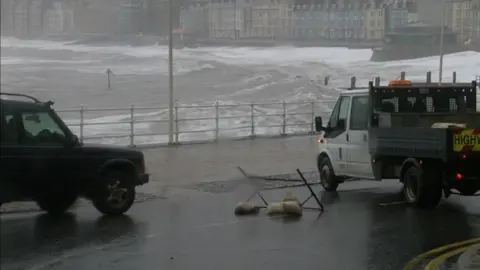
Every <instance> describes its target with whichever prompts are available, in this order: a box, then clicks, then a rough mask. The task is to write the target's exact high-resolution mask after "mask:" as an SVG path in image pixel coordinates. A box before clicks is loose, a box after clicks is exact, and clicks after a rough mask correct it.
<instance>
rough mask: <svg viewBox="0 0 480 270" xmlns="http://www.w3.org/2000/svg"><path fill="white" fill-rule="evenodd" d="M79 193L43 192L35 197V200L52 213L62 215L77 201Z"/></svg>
mask: <svg viewBox="0 0 480 270" xmlns="http://www.w3.org/2000/svg"><path fill="white" fill-rule="evenodd" d="M77 198H78V194H77V193H75V192H62V193H60V192H55V193H54V194H52V193H48V194H43V195H41V196H38V197H36V198H35V202H36V203H37V205H38V206H39V207H40V209H42V210H43V211H45V212H47V213H48V214H50V215H55V216H58V215H62V214H63V213H65V212H67V211H68V209H70V207H72V205H73V204H74V203H75V201H76V200H77Z"/></svg>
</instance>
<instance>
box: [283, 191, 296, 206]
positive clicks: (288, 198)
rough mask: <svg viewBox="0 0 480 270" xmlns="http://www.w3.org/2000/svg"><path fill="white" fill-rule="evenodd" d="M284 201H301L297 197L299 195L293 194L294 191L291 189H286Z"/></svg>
mask: <svg viewBox="0 0 480 270" xmlns="http://www.w3.org/2000/svg"><path fill="white" fill-rule="evenodd" d="M283 201H284V202H296V203H298V204H300V201H299V200H298V199H297V197H295V196H293V192H292V191H291V190H286V191H285V197H284V198H283Z"/></svg>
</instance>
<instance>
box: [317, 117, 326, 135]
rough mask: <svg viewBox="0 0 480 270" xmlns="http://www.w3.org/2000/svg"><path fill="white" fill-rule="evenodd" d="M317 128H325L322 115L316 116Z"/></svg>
mask: <svg viewBox="0 0 480 270" xmlns="http://www.w3.org/2000/svg"><path fill="white" fill-rule="evenodd" d="M315 130H316V131H317V132H320V131H323V130H325V128H324V127H323V120H322V117H321V116H315Z"/></svg>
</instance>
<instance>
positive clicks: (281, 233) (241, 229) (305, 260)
mask: <svg viewBox="0 0 480 270" xmlns="http://www.w3.org/2000/svg"><path fill="white" fill-rule="evenodd" d="M247 189H248V188H247V186H241V187H239V188H238V189H236V190H235V191H234V192H229V193H221V194H218V193H217V194H214V193H208V192H205V193H204V194H203V195H201V196H195V197H192V198H189V199H188V198H185V197H172V198H169V199H157V200H149V201H146V202H143V203H138V204H136V205H135V206H134V207H133V208H132V209H131V211H130V212H129V213H128V216H123V217H116V218H106V217H101V216H99V214H97V213H96V212H95V210H94V209H93V208H92V207H89V206H82V207H79V208H78V209H76V210H75V211H74V212H75V213H74V214H72V215H67V216H65V217H63V218H61V219H51V218H49V217H47V216H44V215H38V214H10V215H2V222H1V260H0V263H1V265H0V266H1V269H2V270H10V269H28V270H33V269H72V270H74V269H79V270H84V269H91V270H93V269H116V270H124V269H125V270H127V269H128V270H129V269H146V270H148V269H152V270H153V269H182V270H185V269H239V270H240V269H242V270H244V269H275V270H282V269H292V268H296V269H327V270H329V269H331V270H340V269H347V270H351V269H379V270H388V269H393V270H398V269H401V268H402V267H403V266H404V265H405V263H406V262H407V261H409V260H410V259H411V258H412V257H414V256H415V255H416V254H418V253H421V252H423V251H426V250H429V249H432V248H435V247H437V246H441V245H445V244H447V243H451V242H455V241H460V240H465V239H468V238H472V237H478V236H479V235H480V218H479V217H478V214H479V210H478V207H477V204H476V202H477V201H476V200H475V199H470V198H458V197H457V198H451V199H449V200H447V201H444V202H442V204H441V205H440V206H439V207H438V208H437V209H436V210H435V211H428V212H426V211H419V210H415V209H412V208H409V207H406V206H405V205H403V204H394V205H383V204H384V203H390V202H395V201H398V200H399V198H400V197H399V190H400V186H399V185H397V184H395V183H388V182H384V183H382V184H377V183H373V184H372V183H368V182H365V183H362V182H356V183H346V184H344V186H342V188H341V191H340V192H339V193H338V194H336V195H334V194H328V195H324V196H323V198H322V201H323V203H324V204H325V206H326V212H325V213H324V214H322V215H320V216H318V214H317V213H315V212H311V211H309V212H308V211H305V213H304V216H303V217H302V218H301V219H300V220H284V219H281V218H269V217H267V216H266V215H264V213H260V214H259V215H257V216H253V217H242V218H237V217H235V216H234V215H233V208H234V205H235V204H236V202H237V201H238V200H240V199H241V198H245V197H247V196H248V195H249V194H247V193H248V192H247V191H248V190H247ZM317 189H318V188H317ZM294 192H295V194H296V195H297V196H298V197H299V198H303V197H304V196H306V193H305V190H301V189H295V190H294ZM265 194H266V197H267V200H269V201H276V200H279V199H280V198H281V197H282V195H283V191H281V190H275V191H268V192H266V193H265Z"/></svg>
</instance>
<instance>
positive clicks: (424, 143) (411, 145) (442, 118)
mask: <svg viewBox="0 0 480 270" xmlns="http://www.w3.org/2000/svg"><path fill="white" fill-rule="evenodd" d="M378 117H379V125H378V127H375V128H371V129H370V130H369V140H370V141H369V147H370V153H371V154H372V156H374V157H378V156H390V157H395V156H397V157H418V158H435V159H442V160H444V161H446V160H447V159H448V157H449V155H451V154H452V153H453V152H454V142H453V138H454V133H455V132H458V131H459V130H464V129H465V130H467V129H475V128H477V129H479V128H480V113H467V114H457V113H428V114H412V113H380V114H378ZM434 123H452V124H454V123H455V124H460V125H462V126H463V128H432V125H433V124H434Z"/></svg>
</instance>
